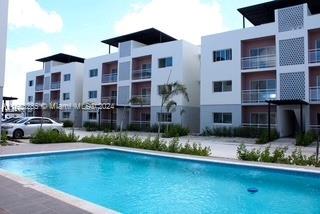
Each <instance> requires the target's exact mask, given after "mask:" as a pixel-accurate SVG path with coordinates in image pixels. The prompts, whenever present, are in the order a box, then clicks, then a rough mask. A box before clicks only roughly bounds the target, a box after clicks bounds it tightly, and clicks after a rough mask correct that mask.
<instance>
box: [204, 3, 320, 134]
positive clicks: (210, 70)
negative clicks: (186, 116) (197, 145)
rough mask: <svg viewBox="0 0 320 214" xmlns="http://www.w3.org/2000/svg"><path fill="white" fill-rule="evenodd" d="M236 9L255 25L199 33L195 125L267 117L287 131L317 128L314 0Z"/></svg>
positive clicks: (318, 26) (261, 121) (319, 76)
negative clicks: (197, 109) (198, 73)
mask: <svg viewBox="0 0 320 214" xmlns="http://www.w3.org/2000/svg"><path fill="white" fill-rule="evenodd" d="M266 8H268V9H270V10H266ZM239 12H241V13H242V14H243V16H244V17H245V18H247V19H248V20H249V21H250V22H251V23H252V24H253V25H254V26H253V27H250V28H245V29H241V30H236V31H231V32H225V33H221V34H215V35H209V36H204V37H202V43H201V99H200V109H201V110H200V112H201V113H200V121H201V122H200V123H201V125H200V129H201V130H202V129H205V128H206V127H210V128H212V127H220V126H225V127H230V126H232V127H240V126H254V127H267V126H268V124H269V122H270V126H271V127H274V128H276V129H277V130H278V131H279V133H280V136H292V135H294V133H295V132H297V131H299V130H300V131H306V130H308V129H311V128H317V127H318V126H319V125H320V105H319V104H320V96H319V95H320V93H319V92H320V14H319V13H320V5H319V2H317V1H300V2H299V1H294V2H293V1H292V2H290V1H271V2H267V3H263V4H259V5H254V6H250V7H246V8H241V9H239ZM266 101H269V102H270V106H268V103H267V102H266ZM269 107H270V108H269ZM269 112H270V114H269Z"/></svg>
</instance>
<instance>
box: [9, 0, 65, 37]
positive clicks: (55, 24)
mask: <svg viewBox="0 0 320 214" xmlns="http://www.w3.org/2000/svg"><path fill="white" fill-rule="evenodd" d="M9 27H12V28H20V27H33V28H38V29H41V30H43V31H44V32H46V33H55V32H60V31H61V30H62V27H63V21H62V18H61V16H60V15H59V14H58V13H57V12H55V11H46V10H45V9H43V8H41V6H40V5H39V3H38V2H37V1H36V0H10V1H9Z"/></svg>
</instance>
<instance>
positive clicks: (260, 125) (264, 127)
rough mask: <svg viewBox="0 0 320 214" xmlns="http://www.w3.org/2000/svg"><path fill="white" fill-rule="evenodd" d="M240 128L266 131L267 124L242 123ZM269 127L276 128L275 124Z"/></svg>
mask: <svg viewBox="0 0 320 214" xmlns="http://www.w3.org/2000/svg"><path fill="white" fill-rule="evenodd" d="M242 127H251V128H259V129H260V128H261V129H267V128H268V123H242ZM270 127H271V128H274V129H275V128H277V124H270Z"/></svg>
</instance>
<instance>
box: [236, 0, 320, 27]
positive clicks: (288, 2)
mask: <svg viewBox="0 0 320 214" xmlns="http://www.w3.org/2000/svg"><path fill="white" fill-rule="evenodd" d="M304 3H307V4H308V6H309V10H310V12H311V14H317V13H320V1H319V0H274V1H269V2H265V3H262V4H256V5H252V6H249V7H243V8H239V9H238V11H239V12H240V13H241V14H242V15H243V16H244V17H245V18H246V19H247V20H249V21H250V22H251V23H252V24H253V25H261V24H266V23H271V22H274V21H275V18H274V11H275V10H276V9H281V8H285V7H291V6H295V5H299V4H304Z"/></svg>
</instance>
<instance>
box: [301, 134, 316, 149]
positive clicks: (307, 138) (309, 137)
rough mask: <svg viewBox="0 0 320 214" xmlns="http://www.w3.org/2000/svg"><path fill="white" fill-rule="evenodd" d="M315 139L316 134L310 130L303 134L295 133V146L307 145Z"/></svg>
mask: <svg viewBox="0 0 320 214" xmlns="http://www.w3.org/2000/svg"><path fill="white" fill-rule="evenodd" d="M316 140H317V135H316V134H315V133H313V132H311V131H309V132H307V133H304V134H297V136H296V145H297V146H309V145H310V144H312V143H313V142H314V141H316Z"/></svg>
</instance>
